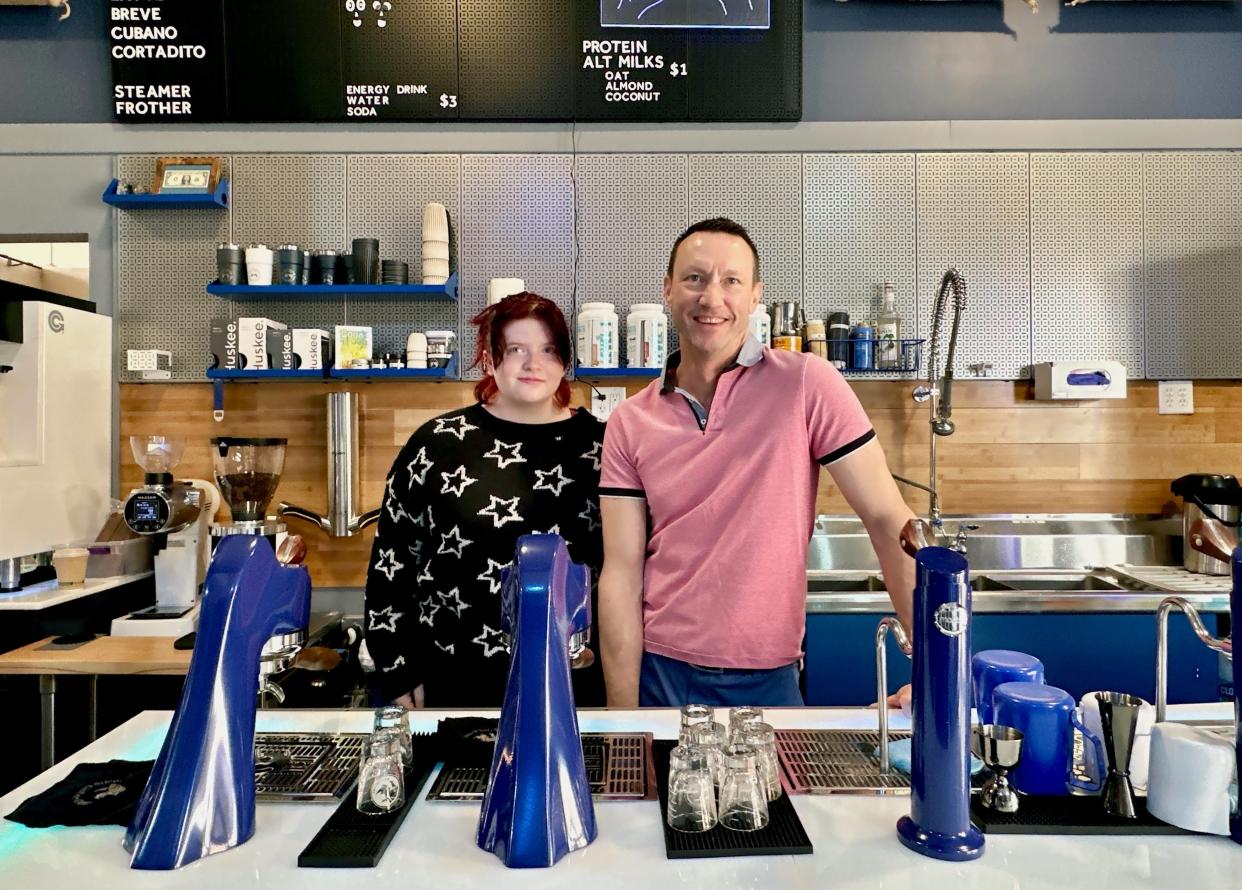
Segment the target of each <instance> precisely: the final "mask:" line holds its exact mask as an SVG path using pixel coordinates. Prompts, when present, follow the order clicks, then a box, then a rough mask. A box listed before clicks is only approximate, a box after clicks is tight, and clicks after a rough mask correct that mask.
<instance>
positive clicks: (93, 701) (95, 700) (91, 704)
mask: <svg viewBox="0 0 1242 890" xmlns="http://www.w3.org/2000/svg"><path fill="white" fill-rule="evenodd" d="M98 693H99V677H98V676H97V675H96V674H91V675H90V676H89V677H87V678H86V697H87V704H86V709H87V710H86V740H87V741H88V742H93V741H95V737H96V735H97V730H96V725H95V718H96V716H97V715H98V713H99V694H98Z"/></svg>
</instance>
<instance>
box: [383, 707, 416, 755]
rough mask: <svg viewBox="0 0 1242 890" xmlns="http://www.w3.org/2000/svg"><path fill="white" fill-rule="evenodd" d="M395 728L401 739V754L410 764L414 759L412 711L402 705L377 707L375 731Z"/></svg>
mask: <svg viewBox="0 0 1242 890" xmlns="http://www.w3.org/2000/svg"><path fill="white" fill-rule="evenodd" d="M386 729H390V730H393V731H394V732H395V733H396V734H397V735H398V737H399V739H400V741H401V756H402V757H403V758H404V760H405V762H406V763H407V764H409V763H410V762H411V761H413V760H414V742H413V739H411V738H410V712H409V711H407V710H406V709H405V708H403V707H401V706H400V705H385V706H384V707H382V708H376V709H375V725H374V732H375V733H379V732H382V731H384V730H386Z"/></svg>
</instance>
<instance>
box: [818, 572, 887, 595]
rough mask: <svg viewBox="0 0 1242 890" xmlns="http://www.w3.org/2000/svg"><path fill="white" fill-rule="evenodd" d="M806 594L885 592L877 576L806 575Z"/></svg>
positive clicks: (882, 580) (882, 582) (885, 589)
mask: <svg viewBox="0 0 1242 890" xmlns="http://www.w3.org/2000/svg"><path fill="white" fill-rule="evenodd" d="M806 589H807V592H808V593H875V592H877V591H879V592H887V591H888V588H886V587H885V586H884V579H883V578H882V577H880V576H879V575H854V574H837V573H831V574H822V575H814V576H812V575H810V574H808V575H807V579H806Z"/></svg>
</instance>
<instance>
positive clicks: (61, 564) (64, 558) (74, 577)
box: [52, 547, 91, 587]
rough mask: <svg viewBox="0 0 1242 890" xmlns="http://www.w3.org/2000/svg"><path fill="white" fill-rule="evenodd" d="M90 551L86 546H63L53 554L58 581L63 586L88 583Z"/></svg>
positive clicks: (53, 563)
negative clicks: (87, 573)
mask: <svg viewBox="0 0 1242 890" xmlns="http://www.w3.org/2000/svg"><path fill="white" fill-rule="evenodd" d="M90 555H91V554H90V551H89V550H87V549H86V548H85V547H62V548H61V549H60V550H57V551H56V552H54V553H53V554H52V565H53V566H55V568H56V583H57V584H59V585H60V586H61V587H73V586H76V585H78V584H85V583H86V563H87V560H89V559H90Z"/></svg>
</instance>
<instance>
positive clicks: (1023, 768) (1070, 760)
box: [992, 682, 1104, 794]
mask: <svg viewBox="0 0 1242 890" xmlns="http://www.w3.org/2000/svg"><path fill="white" fill-rule="evenodd" d="M992 713H993V715H994V717H995V720H996V722H997V723H999V724H1000V725H1001V726H1012V727H1013V728H1014V729H1017V730H1019V731H1020V732H1021V733H1022V759H1021V760H1020V761H1019V762H1018V765H1017V767H1015V768H1014V770H1013V772H1011V773H1010V774H1009V779H1010V782H1012V784H1013V787H1014V788H1017V789H1018V790H1019V791H1021V792H1023V793H1024V794H1068V793H1069V791H1070V788H1078V789H1081V790H1083V791H1091V792H1098V791H1099V790H1100V783H1099V782H1098V781H1093V780H1082V779H1079V778H1078V777H1077V776H1075V775H1074V732H1073V731H1074V729H1077V730H1078V731H1079V732H1081V733H1082V735H1083V738H1084V739H1085V740H1086V741H1087V742H1089V743H1090V744H1091V745H1092V746H1094V748H1095V756H1096V762H1097V763H1103V762H1104V746H1103V745H1102V744H1101V743H1100V738H1099V736H1097V735H1096V734H1095V733H1094V732H1092V731H1091V730H1089V729H1088V728H1087V727H1086V726H1084V725H1083V722H1082V720H1081V719H1080V718H1079V716H1078V709H1077V708H1076V707H1075V702H1074V698H1073V696H1071V695H1070V694H1069V693H1068V692H1066V691H1065V690H1064V689H1058V688H1057V687H1055V686H1045V685H1043V684H1042V683H1024V682H1020V683H1002V684H1001V685H999V686H997V687H996V688H995V689H993V690H992Z"/></svg>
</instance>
